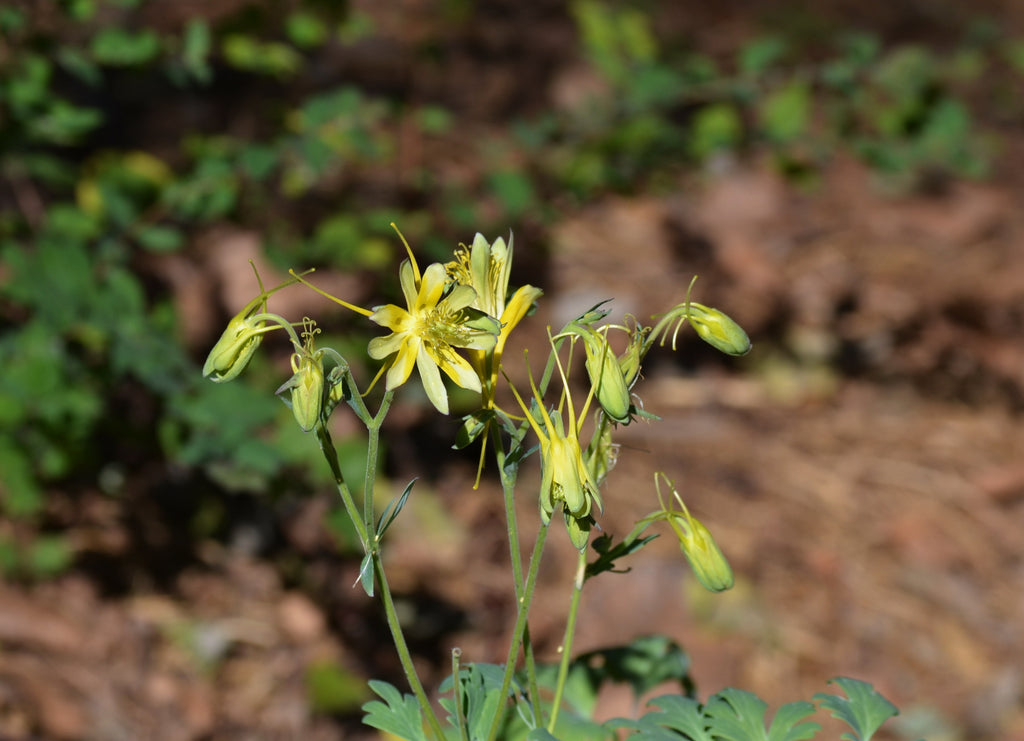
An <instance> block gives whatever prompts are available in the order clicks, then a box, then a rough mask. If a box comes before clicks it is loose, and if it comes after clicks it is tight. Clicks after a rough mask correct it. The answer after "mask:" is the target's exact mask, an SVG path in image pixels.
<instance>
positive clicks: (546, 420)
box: [511, 334, 602, 551]
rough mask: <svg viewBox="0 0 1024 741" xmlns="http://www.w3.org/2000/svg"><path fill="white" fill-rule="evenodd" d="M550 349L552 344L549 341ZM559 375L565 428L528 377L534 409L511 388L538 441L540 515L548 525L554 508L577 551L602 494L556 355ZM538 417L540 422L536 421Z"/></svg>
mask: <svg viewBox="0 0 1024 741" xmlns="http://www.w3.org/2000/svg"><path fill="white" fill-rule="evenodd" d="M549 341H551V344H552V348H554V341H553V340H551V339H550V334H549ZM555 363H556V364H557V366H558V373H559V375H560V376H561V378H562V386H563V390H564V397H563V398H564V400H565V404H566V406H567V407H568V409H569V420H568V425H566V424H565V423H564V421H563V418H562V411H561V409H560V408H558V409H552V410H551V411H550V412H549V411H546V410H545V408H544V402H543V399H542V398H541V395H540V391H538V390H537V386H536V384H535V383H534V381H533V376H532V375H531V376H530V389H531V390H532V391H533V398H534V400H535V402H536V407H535V408H534V409H531V408H530V406H529V405H527V404H526V402H525V401H523V398H522V397H521V396H520V395H519V392H518V391H516V389H515V387H514V386H511V388H512V393H513V394H514V395H515V397H516V400H517V401H518V402H519V406H520V407H522V409H523V411H524V412H525V413H526V419H527V421H528V422H529V423H530V427H531V428H532V429H533V432H534V434H535V435H536V436H537V439H538V440H539V441H540V460H541V464H540V465H541V486H540V514H541V519H542V520H543V521H544V523H545V524H547V523H548V522H549V521H550V519H551V515H552V514H554V512H555V510H556V509H559V510H561V511H562V513H563V515H564V516H565V526H566V529H567V530H568V531H569V539H570V540H571V541H572V544H573V545H574V546H576V548H577V549H578V550H580V551H582V550H583V549H584V548H586V547H587V540H588V539H589V537H590V527H591V525H592V524H593V517H592V513H593V511H594V510H595V509H596V510H597V511H598V512H600V511H601V507H602V505H601V495H600V493H599V492H598V488H597V484H595V483H594V479H593V478H592V476H591V473H590V469H589V467H588V466H587V463H586V460H585V459H584V457H583V451H582V450H581V448H580V439H579V425H578V423H577V417H576V412H575V410H574V409H573V405H572V398H571V396H570V395H569V383H568V381H567V379H566V377H565V372H564V370H563V369H562V363H561V361H560V360H559V359H558V355H557V353H556V355H555ZM538 416H539V417H540V421H539V420H538Z"/></svg>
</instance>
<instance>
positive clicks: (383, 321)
mask: <svg viewBox="0 0 1024 741" xmlns="http://www.w3.org/2000/svg"><path fill="white" fill-rule="evenodd" d="M399 279H400V281H401V284H402V293H403V294H404V295H405V302H406V305H407V307H408V308H407V309H403V308H402V307H400V306H396V305H395V304H388V305H386V306H380V307H377V308H376V310H375V311H374V312H373V314H371V315H370V320H371V321H373V322H376V323H377V324H379V325H381V326H383V327H387V328H388V329H390V330H391V334H389V335H387V336H386V337H375V338H374V339H372V340H370V345H369V353H370V357H372V358H374V359H376V360H383V359H384V358H387V357H389V356H391V355H394V356H395V357H394V360H393V361H392V362H391V366H390V367H389V368H388V371H387V378H386V385H387V389H388V390H389V391H390V390H392V389H394V388H397V387H398V386H401V385H402V384H403V383H405V382H406V381H407V380H409V376H410V374H411V373H412V368H413V365H415V366H416V369H417V370H418V371H419V374H420V380H421V381H422V382H423V388H424V390H425V391H426V392H427V397H428V398H429V399H430V401H431V403H433V405H434V406H435V407H436V408H437V410H438V411H439V412H441V413H442V414H448V392H447V391H446V390H445V387H444V381H443V380H442V379H441V373H440V371H444V373H445V374H446V375H447V376H448V377H449V378H451V379H452V381H454V382H455V383H457V384H458V385H459V386H461V387H462V388H465V389H469V390H471V391H477V392H479V391H480V390H481V387H480V377H479V375H478V374H477V372H476V370H474V368H473V366H471V365H470V364H469V361H467V360H466V359H465V358H463V357H461V356H460V355H459V354H458V353H457V352H456V351H455V348H466V349H469V350H479V351H487V350H491V349H493V348H494V346H495V343H496V342H497V338H498V333H499V332H500V330H501V327H500V325H499V324H498V321H497V320H496V319H494V318H492V317H489V316H487V315H486V314H484V313H483V312H482V311H479V310H477V309H473V308H471V305H472V303H473V301H474V300H475V299H476V291H474V290H473V288H471V287H470V286H465V285H455V286H454V287H450V285H449V283H448V274H447V272H446V271H445V267H444V265H442V264H440V263H434V264H432V265H430V266H428V267H427V269H426V270H424V271H423V273H422V274H421V273H420V270H419V267H418V266H417V264H416V260H415V258H414V257H413V256H412V253H411V251H410V253H409V258H408V259H407V260H405V261H404V262H403V263H402V266H401V268H400V269H399Z"/></svg>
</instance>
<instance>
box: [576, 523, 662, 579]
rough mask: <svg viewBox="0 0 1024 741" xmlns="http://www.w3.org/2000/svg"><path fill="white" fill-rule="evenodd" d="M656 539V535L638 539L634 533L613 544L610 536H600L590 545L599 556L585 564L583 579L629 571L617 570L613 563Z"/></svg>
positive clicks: (637, 534)
mask: <svg viewBox="0 0 1024 741" xmlns="http://www.w3.org/2000/svg"><path fill="white" fill-rule="evenodd" d="M645 527H646V525H645ZM657 537H658V536H657V535H648V536H647V537H646V538H643V539H639V533H637V532H636V531H634V532H633V533H631V534H630V536H628V537H627V538H626V539H625V540H623V541H622V542H621V543H617V544H613V540H612V536H611V535H602V536H601V537H599V538H597V539H595V540H594V542H593V544H592V547H593V548H594V550H595V551H597V553H598V554H599V555H598V557H597V558H595V559H594V560H593V561H591V562H590V563H588V564H587V569H586V573H585V577H584V578H585V579H592V578H593V577H595V576H597V575H598V574H602V573H604V572H605V571H611V572H614V573H617V574H623V573H626V572H627V571H629V569H622V570H620V569H617V568H616V564H615V561H616V560H617V559H620V558H622V557H623V556H628V555H629V554H631V553H635V552H636V551H639V550H640V549H641V548H643V547H644V546H645V545H647V544H648V543H650V542H651V541H652V540H654V539H655V538H657Z"/></svg>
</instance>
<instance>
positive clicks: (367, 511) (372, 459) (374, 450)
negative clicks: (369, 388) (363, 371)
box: [363, 391, 395, 530]
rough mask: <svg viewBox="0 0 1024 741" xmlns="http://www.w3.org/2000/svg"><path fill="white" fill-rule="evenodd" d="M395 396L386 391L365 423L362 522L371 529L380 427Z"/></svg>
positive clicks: (392, 392)
mask: <svg viewBox="0 0 1024 741" xmlns="http://www.w3.org/2000/svg"><path fill="white" fill-rule="evenodd" d="M394 398H395V392H394V391H388V392H387V393H385V394H384V398H383V399H381V402H380V408H379V409H378V410H377V415H376V416H375V417H373V418H372V419H371V420H369V421H368V422H367V423H366V429H367V431H368V432H369V436H368V438H367V443H366V446H367V447H366V471H365V475H364V476H363V481H364V484H363V522H365V523H366V529H367V530H371V529H373V488H374V487H373V485H374V482H376V480H377V464H378V460H377V458H378V457H379V455H380V428H381V425H382V424H383V423H384V417H385V416H387V413H388V409H390V408H391V401H392V399H394Z"/></svg>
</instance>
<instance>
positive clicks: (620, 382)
mask: <svg viewBox="0 0 1024 741" xmlns="http://www.w3.org/2000/svg"><path fill="white" fill-rule="evenodd" d="M581 336H582V337H583V347H584V349H585V350H586V354H587V360H586V367H587V375H588V376H589V377H590V385H591V386H592V387H593V389H594V396H596V397H597V401H598V403H600V404H601V409H603V410H604V413H605V414H607V415H608V416H609V417H611V418H612V419H614V420H615V421H616V422H628V421H629V408H630V404H631V401H630V396H629V387H628V386H627V384H626V379H625V378H624V377H623V375H622V369H621V367H620V366H619V359H618V358H617V357H615V355H614V353H612V349H611V347H610V346H609V345H608V338H607V337H605V336H604V335H603V334H601V333H600V332H596V331H594V330H587V331H585V332H582V333H581Z"/></svg>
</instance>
